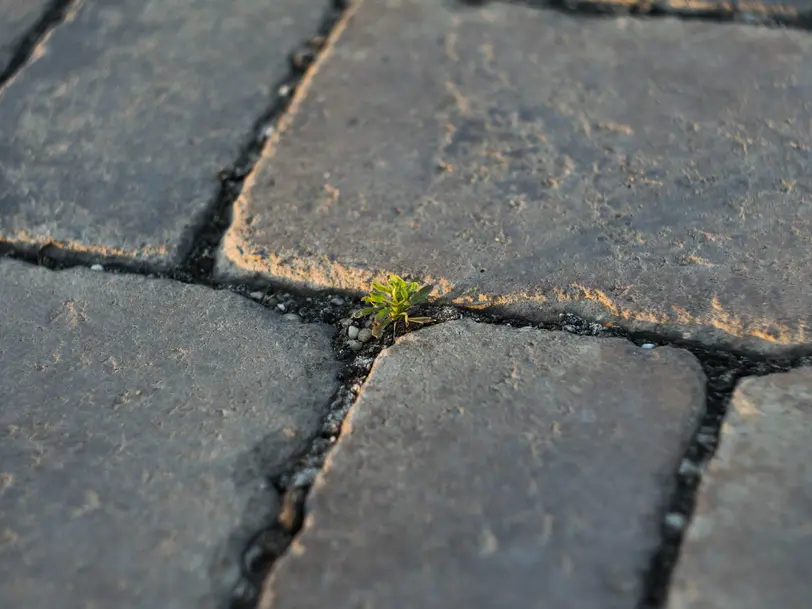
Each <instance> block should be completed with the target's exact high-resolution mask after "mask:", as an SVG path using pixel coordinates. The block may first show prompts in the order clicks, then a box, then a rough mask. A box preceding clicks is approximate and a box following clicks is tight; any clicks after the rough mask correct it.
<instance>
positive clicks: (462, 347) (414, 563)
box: [260, 321, 704, 609]
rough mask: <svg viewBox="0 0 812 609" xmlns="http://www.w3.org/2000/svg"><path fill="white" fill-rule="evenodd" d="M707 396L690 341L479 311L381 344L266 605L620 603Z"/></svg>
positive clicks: (647, 552) (624, 604) (643, 561)
mask: <svg viewBox="0 0 812 609" xmlns="http://www.w3.org/2000/svg"><path fill="white" fill-rule="evenodd" d="M703 409H704V377H703V374H702V371H701V368H700V366H699V363H698V362H697V361H696V360H695V359H694V357H693V356H692V355H691V354H690V353H688V352H687V351H681V350H676V349H671V348H659V349H655V350H645V349H641V348H639V347H636V346H635V345H633V344H632V343H629V342H627V341H625V340H621V339H608V340H599V339H594V338H584V337H576V336H573V335H570V334H565V333H560V332H542V331H537V330H531V331H519V330H515V329H510V328H506V327H500V326H493V325H478V324H476V323H474V322H472V321H456V322H448V323H445V324H442V325H440V326H436V327H434V328H430V329H426V330H423V331H420V332H418V333H412V334H409V335H408V336H406V337H405V338H403V339H401V340H399V341H398V343H397V344H396V345H395V346H394V347H392V348H390V349H388V350H387V351H385V352H383V353H382V354H381V356H380V357H379V359H378V360H377V361H376V363H375V366H374V368H373V371H372V373H371V376H370V377H369V379H368V380H367V382H366V384H365V385H364V388H363V389H362V392H361V394H360V396H359V399H358V402H357V403H356V404H355V406H354V407H353V409H352V410H351V412H350V415H349V419H348V421H346V422H345V423H344V428H343V433H342V436H341V438H340V440H339V443H338V445H337V447H336V448H335V449H334V451H333V452H332V453H331V454H330V457H329V459H328V462H327V464H326V466H325V469H324V472H323V473H322V474H321V475H320V477H319V478H318V479H317V481H316V484H315V487H314V489H313V492H312V494H311V496H310V499H309V502H308V515H307V517H306V520H305V526H304V529H303V532H302V533H301V534H300V536H299V537H298V538H297V540H296V541H295V542H294V545H293V546H292V547H291V549H290V550H289V552H288V554H287V555H286V556H284V557H283V558H282V559H281V562H280V563H279V564H278V565H277V567H276V569H275V571H274V573H273V575H272V577H271V578H270V579H269V580H268V583H267V585H266V589H265V591H264V596H263V599H262V601H261V602H260V606H261V607H262V609H270V608H273V609H293V608H301V607H327V606H329V607H335V608H336V609H344V608H346V609H350V608H352V609H357V608H360V607H364V608H370V609H371V608H381V607H392V608H395V607H396V608H397V609H440V608H443V609H446V608H448V607H467V608H470V609H486V608H487V609H497V608H505V607H526V608H527V609H541V608H548V607H562V608H563V607H578V608H579V609H598V608H600V609H620V608H624V609H628V607H633V606H635V603H636V601H637V600H638V599H639V598H640V595H641V584H642V581H643V578H644V572H645V570H646V568H647V566H648V565H649V562H650V559H651V556H652V553H653V551H654V550H655V548H656V547H657V545H658V543H659V539H660V533H659V531H660V519H661V516H662V513H661V510H662V508H663V507H664V504H665V503H666V502H667V498H668V496H669V493H670V491H671V489H672V485H673V482H674V481H675V480H676V470H677V467H678V464H679V462H680V460H681V458H682V455H683V451H684V449H685V448H686V444H687V442H688V441H689V438H690V436H691V434H692V431H693V430H694V429H695V427H696V425H697V423H698V420H699V419H700V417H701V414H702V412H703Z"/></svg>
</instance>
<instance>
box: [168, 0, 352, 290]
mask: <svg viewBox="0 0 812 609" xmlns="http://www.w3.org/2000/svg"><path fill="white" fill-rule="evenodd" d="M346 6H347V3H346V2H344V1H343V0H331V2H330V4H329V6H328V8H327V10H326V12H325V14H324V16H323V17H322V22H321V24H320V26H319V28H318V31H317V33H316V34H315V35H313V36H311V37H309V38H308V39H307V40H305V41H303V42H302V43H301V44H300V45H299V46H298V47H297V48H296V49H295V50H293V51H292V52H291V53H290V54H289V56H288V61H289V64H290V67H289V72H288V74H287V75H286V76H285V77H284V78H282V79H281V81H280V82H278V83H276V86H275V87H274V91H275V94H274V99H273V102H272V103H271V105H270V106H269V107H268V108H267V109H266V110H265V112H263V113H262V114H261V115H260V116H259V117H258V118H257V120H256V121H254V125H253V128H252V130H251V135H250V136H249V137H248V139H247V141H246V142H245V143H244V144H243V146H242V148H241V150H240V153H239V155H238V157H237V160H236V161H235V162H234V164H233V165H232V166H231V167H226V168H223V169H222V170H220V172H219V174H218V176H217V177H218V178H219V180H220V192H219V193H218V195H217V197H216V199H215V201H214V203H213V204H212V205H211V207H210V208H209V209H208V211H207V212H206V213H205V214H204V216H203V218H202V219H201V221H200V223H199V224H198V227H197V228H196V229H195V231H194V234H193V235H192V236H191V238H190V242H191V247H190V250H189V253H188V254H187V256H186V258H185V260H184V262H183V263H182V265H181V268H180V271H179V272H180V273H182V274H184V275H187V276H189V277H190V278H191V280H192V281H195V282H198V281H200V282H205V283H211V282H212V276H213V271H214V264H215V259H216V255H217V250H218V248H219V246H220V242H221V241H222V239H223V235H224V234H225V233H226V231H227V230H228V227H229V225H230V223H231V213H232V208H233V206H234V201H236V200H237V197H239V196H240V193H241V192H242V187H243V184H244V182H245V178H246V177H247V176H248V175H249V174H250V173H251V172H252V171H253V170H254V166H255V165H256V163H257V161H258V160H259V158H260V156H261V154H262V150H263V148H264V146H265V142H266V141H267V139H268V137H269V136H270V134H271V132H272V131H271V130H272V129H273V128H274V127H275V124H276V122H277V121H278V119H279V117H280V116H282V115H283V114H284V113H285V112H286V111H287V109H288V107H289V106H290V102H291V100H292V99H293V95H294V93H295V91H296V87H297V86H298V85H299V83H300V82H301V80H302V78H303V77H304V75H305V73H306V72H307V70H308V68H309V67H310V66H311V65H312V63H313V62H314V61H315V59H316V56H317V55H318V54H319V53H320V52H321V51H322V50H323V49H324V45H325V44H326V42H327V37H328V35H329V34H330V32H331V31H332V30H333V28H334V27H335V25H336V23H337V22H338V20H339V19H340V18H341V15H342V14H343V12H344V10H345V9H346Z"/></svg>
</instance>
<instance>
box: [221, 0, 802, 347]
mask: <svg viewBox="0 0 812 609" xmlns="http://www.w3.org/2000/svg"><path fill="white" fill-rule="evenodd" d="M810 63H812V38H810V37H809V36H808V35H807V34H806V33H804V32H793V31H782V30H777V29H769V28H753V27H749V26H738V25H725V26H720V25H718V24H709V23H701V22H688V21H680V20H675V19H659V20H633V19H628V18H622V19H579V18H576V17H573V16H567V15H563V14H560V13H556V12H547V11H538V10H533V9H531V8H528V7H523V6H515V5H510V4H502V3H494V4H493V5H488V6H487V7H486V8H482V9H477V10H470V9H468V10H466V9H464V8H461V7H460V6H459V5H453V4H450V3H441V2H435V1H434V0H403V1H400V0H399V1H397V2H394V1H393V2H369V3H362V4H361V8H360V9H359V10H358V11H357V12H356V14H355V15H354V17H353V18H352V19H351V21H350V23H349V25H348V26H347V29H346V31H345V32H344V34H343V35H342V36H341V37H340V39H339V40H338V42H337V44H336V45H335V48H334V49H333V50H332V53H331V54H330V55H329V56H328V57H327V59H326V60H325V61H324V62H323V63H322V64H321V65H320V66H319V70H318V73H317V74H316V75H315V77H314V78H313V81H312V83H310V84H311V86H310V87H309V88H307V89H306V95H305V96H304V97H303V99H302V100H301V102H300V103H298V104H295V111H294V112H293V113H292V115H291V116H290V117H289V121H288V123H287V124H286V130H285V131H284V132H283V133H282V134H281V137H280V139H279V141H278V142H276V143H275V144H274V145H272V146H269V147H268V150H267V154H266V157H265V158H264V159H263V161H261V164H260V166H259V167H258V170H257V171H256V172H255V175H254V178H253V179H252V180H251V185H250V188H247V189H246V191H245V192H244V197H243V198H242V199H241V200H240V201H239V202H238V204H237V209H236V211H235V216H234V218H235V221H234V223H233V225H232V227H231V229H230V231H229V233H228V234H227V236H226V239H225V240H224V242H223V251H222V255H221V264H220V271H221V276H223V277H245V276H250V275H251V274H253V273H262V274H265V275H266V276H268V277H271V278H273V279H275V280H278V281H285V282H289V283H292V284H296V285H300V286H309V287H323V286H341V287H344V288H350V289H363V288H364V287H365V286H366V285H367V283H368V281H369V279H370V277H371V276H373V275H377V274H379V273H380V272H381V271H382V270H386V271H388V270H392V271H396V272H408V273H414V274H416V275H420V276H426V277H431V278H432V279H434V280H435V281H437V282H438V284H439V285H440V286H441V288H443V290H444V291H447V292H448V293H449V295H451V296H457V297H462V296H464V295H467V296H468V297H467V298H463V299H462V301H464V302H465V301H467V302H473V303H474V304H477V305H484V304H493V305H498V307H499V308H500V309H501V310H502V311H507V312H508V313H511V314H522V315H527V316H532V317H536V318H538V317H543V316H545V315H547V314H549V313H550V312H551V311H554V310H557V309H561V308H567V309H569V310H575V311H576V312H579V313H585V314H589V315H590V316H599V315H604V316H607V315H611V316H612V317H614V318H615V319H616V320H617V321H620V322H621V323H623V324H624V325H626V326H630V327H635V328H649V329H652V328H654V329H659V328H660V325H661V324H665V325H666V326H671V327H676V328H678V329H680V331H684V332H690V333H698V332H701V334H702V337H703V340H704V341H712V340H719V341H722V342H727V343H730V342H737V341H735V337H751V338H753V339H754V341H755V344H758V345H761V343H762V342H763V341H765V340H766V341H777V342H781V343H785V342H789V343H796V342H797V343H806V342H807V336H806V334H805V331H804V328H805V326H804V324H805V323H807V322H810V321H812V315H810V313H809V311H810V310H812V297H811V296H810V293H809V291H808V290H807V289H806V285H808V284H809V282H810V280H812V276H810V274H811V273H810V269H812V258H811V257H810V256H812V254H810V252H812V249H811V248H808V247H806V246H805V245H802V244H808V243H809V241H810V238H812V231H810V224H809V221H810V216H809V206H808V205H806V204H805V201H806V200H807V198H808V197H809V193H810V192H812V182H810V178H809V176H810V169H812V166H811V165H810V150H812V133H810V130H809V124H810V121H812V106H810V103H809V95H808V92H809V90H810V88H812V70H809V69H808V66H809V65H810ZM789 251H792V255H791V256H787V255H786V253H787V252H789ZM765 295H766V297H765ZM764 348H766V346H765V347H764Z"/></svg>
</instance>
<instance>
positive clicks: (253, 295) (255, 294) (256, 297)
mask: <svg viewBox="0 0 812 609" xmlns="http://www.w3.org/2000/svg"><path fill="white" fill-rule="evenodd" d="M249 296H250V297H251V298H253V299H254V300H262V297H263V296H265V294H263V293H262V292H251V293H250V294H249Z"/></svg>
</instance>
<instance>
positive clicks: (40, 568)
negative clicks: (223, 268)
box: [0, 260, 337, 609]
mask: <svg viewBox="0 0 812 609" xmlns="http://www.w3.org/2000/svg"><path fill="white" fill-rule="evenodd" d="M0 294H2V302H3V306H2V307H0V336H2V342H0V396H2V404H1V405H0V605H2V606H3V607H20V608H22V607H25V608H26V609H51V608H53V607H60V608H64V609H88V608H106V607H110V608H112V607H116V608H121V609H155V608H156V607H161V608H162V609H209V608H211V609H221V608H222V607H224V606H225V605H224V600H225V596H226V595H227V594H228V592H229V590H230V587H231V586H233V585H234V583H235V578H236V576H237V574H238V572H239V563H238V558H239V552H240V550H241V549H242V548H243V547H244V546H243V544H245V543H246V542H247V536H248V535H249V534H252V533H255V532H256V531H257V530H258V529H259V528H260V526H261V525H262V524H263V522H265V521H266V519H268V518H270V517H271V515H272V514H273V513H275V510H276V507H277V505H278V498H277V497H276V495H275V492H274V491H273V489H272V488H270V487H268V485H267V484H266V483H265V482H264V480H265V476H266V475H273V474H274V471H275V470H278V468H279V467H280V466H281V464H282V463H283V462H284V461H285V460H286V459H288V458H290V457H291V456H292V455H294V454H295V453H297V451H301V450H303V449H304V447H306V446H307V443H308V439H309V437H311V436H312V435H313V434H314V433H315V431H316V430H317V429H318V427H319V423H320V417H321V415H322V414H323V413H322V408H323V405H324V404H326V403H327V402H328V401H329V397H330V395H331V393H332V392H333V391H334V389H335V386H336V381H335V380H334V379H335V373H336V371H337V365H336V363H335V362H334V361H333V359H332V358H331V357H330V354H331V353H332V351H331V348H330V336H331V333H332V332H331V329H330V328H327V327H325V326H321V325H317V324H307V325H303V324H291V323H289V322H285V321H283V320H281V318H280V317H279V316H276V315H273V314H271V313H269V312H268V311H266V310H265V309H263V308H262V307H260V306H259V305H257V304H256V303H253V302H250V301H248V300H247V299H243V298H240V297H238V296H236V295H234V294H231V293H229V292H215V291H213V290H208V289H204V288H201V287H196V286H186V285H181V284H177V283H170V282H166V281H163V280H148V279H145V278H140V277H134V276H114V275H109V274H104V273H93V272H91V271H86V270H71V271H65V272H60V273H58V274H55V273H51V272H49V271H45V270H43V269H36V268H33V267H28V266H22V265H21V264H20V263H18V262H9V261H2V260H0Z"/></svg>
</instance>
